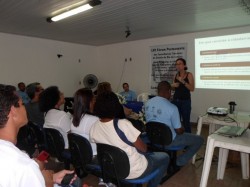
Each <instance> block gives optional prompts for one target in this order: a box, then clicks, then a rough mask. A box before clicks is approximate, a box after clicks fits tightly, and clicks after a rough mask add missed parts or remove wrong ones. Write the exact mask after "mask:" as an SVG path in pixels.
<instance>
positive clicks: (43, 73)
mask: <svg viewBox="0 0 250 187" xmlns="http://www.w3.org/2000/svg"><path fill="white" fill-rule="evenodd" d="M0 43H1V45H0V63H1V65H0V83H4V84H12V85H15V86H16V85H17V83H18V82H20V81H23V82H24V83H26V84H29V83H31V82H40V83H41V84H42V85H43V86H44V87H47V86H51V85H57V86H59V89H60V90H61V91H63V92H64V93H65V95H66V96H72V94H73V93H74V92H75V91H76V89H77V88H79V87H80V86H82V85H79V81H80V80H81V79H82V78H83V77H84V76H85V75H86V74H88V73H89V72H91V71H92V69H93V68H92V69H91V67H89V64H95V63H96V58H95V55H94V54H95V53H96V52H95V50H96V47H92V46H85V45H79V44H72V43H65V42H59V41H53V40H45V39H39V38H32V37H24V36H18V35H11V34H3V33H0ZM57 54H62V55H63V56H62V57H61V58H58V57H57ZM79 60H80V62H79Z"/></svg>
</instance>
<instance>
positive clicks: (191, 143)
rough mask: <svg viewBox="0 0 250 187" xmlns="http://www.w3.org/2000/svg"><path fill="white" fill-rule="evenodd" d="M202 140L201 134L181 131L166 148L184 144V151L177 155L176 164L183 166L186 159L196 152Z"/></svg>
mask: <svg viewBox="0 0 250 187" xmlns="http://www.w3.org/2000/svg"><path fill="white" fill-rule="evenodd" d="M203 142H204V139H203V138H202V137H201V136H198V135H195V134H191V133H183V134H181V135H178V134H177V135H176V137H175V139H174V140H173V142H172V143H171V144H170V145H168V146H166V148H168V147H171V146H180V145H181V146H185V152H183V153H182V154H181V155H179V156H178V157H177V160H176V165H178V166H184V165H186V164H187V163H188V161H189V160H190V159H191V158H192V157H193V156H194V155H195V154H196V152H197V151H198V150H199V149H200V147H201V146H202V144H203Z"/></svg>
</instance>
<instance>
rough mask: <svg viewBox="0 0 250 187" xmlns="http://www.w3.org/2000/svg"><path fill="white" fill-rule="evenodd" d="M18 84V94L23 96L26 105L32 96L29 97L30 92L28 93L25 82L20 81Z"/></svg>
mask: <svg viewBox="0 0 250 187" xmlns="http://www.w3.org/2000/svg"><path fill="white" fill-rule="evenodd" d="M17 86H18V89H19V90H18V91H17V94H18V95H19V97H21V98H22V100H23V103H24V104H25V105H26V104H28V103H29V102H30V98H29V96H28V94H27V93H26V86H25V84H24V83H23V82H19V83H18V84H17Z"/></svg>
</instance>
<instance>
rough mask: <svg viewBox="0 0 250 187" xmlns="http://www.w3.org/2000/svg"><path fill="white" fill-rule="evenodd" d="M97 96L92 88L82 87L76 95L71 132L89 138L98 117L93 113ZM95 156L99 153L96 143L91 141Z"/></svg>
mask: <svg viewBox="0 0 250 187" xmlns="http://www.w3.org/2000/svg"><path fill="white" fill-rule="evenodd" d="M94 102H95V97H94V95H93V92H92V90H90V89H88V88H82V89H79V90H77V91H76V93H75V95H74V107H73V111H74V112H73V119H72V124H71V132H73V133H76V134H79V135H81V136H83V137H85V138H86V139H87V140H89V131H90V128H91V127H92V125H93V124H94V123H95V122H96V121H97V120H98V117H96V116H94V115H92V113H93V107H94ZM91 147H92V151H93V156H95V155H97V151H96V144H95V143H91Z"/></svg>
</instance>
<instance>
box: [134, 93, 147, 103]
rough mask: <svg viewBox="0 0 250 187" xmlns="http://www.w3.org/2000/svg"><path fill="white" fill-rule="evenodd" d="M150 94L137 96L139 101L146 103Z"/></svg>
mask: <svg viewBox="0 0 250 187" xmlns="http://www.w3.org/2000/svg"><path fill="white" fill-rule="evenodd" d="M149 95H150V94H149V93H141V94H139V95H138V96H137V101H141V102H144V103H145V102H146V101H147V100H148V98H149Z"/></svg>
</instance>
